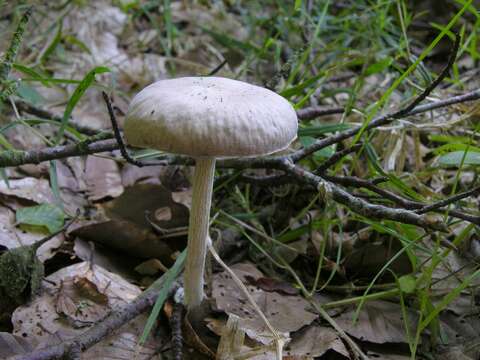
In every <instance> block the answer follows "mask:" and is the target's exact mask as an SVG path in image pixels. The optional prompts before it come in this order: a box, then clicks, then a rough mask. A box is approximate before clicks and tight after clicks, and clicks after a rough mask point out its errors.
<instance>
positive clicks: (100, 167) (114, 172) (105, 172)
mask: <svg viewBox="0 0 480 360" xmlns="http://www.w3.org/2000/svg"><path fill="white" fill-rule="evenodd" d="M85 179H86V180H85V181H86V183H87V186H88V188H87V195H88V198H89V199H90V200H92V201H96V200H101V199H104V198H106V197H113V198H115V197H118V196H120V195H121V194H122V193H123V190H124V189H123V185H122V179H121V177H120V171H119V169H118V165H117V163H116V162H115V161H113V160H111V159H106V158H103V157H98V156H88V157H87V161H86V164H85Z"/></svg>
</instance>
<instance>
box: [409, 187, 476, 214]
mask: <svg viewBox="0 0 480 360" xmlns="http://www.w3.org/2000/svg"><path fill="white" fill-rule="evenodd" d="M478 194H480V186H478V187H476V188H474V189H472V190H468V191H465V192H463V193H460V194H456V195H453V196H450V197H448V198H446V199H443V200H440V201H437V202H435V203H433V204H431V205H427V206H424V207H422V208H421V209H419V210H417V211H415V212H416V213H417V214H425V213H427V212H430V211H434V210H438V209H441V208H443V207H445V206H447V205H450V204H453V203H454V202H457V201H459V200H462V199H465V198H467V197H469V196H476V195H478Z"/></svg>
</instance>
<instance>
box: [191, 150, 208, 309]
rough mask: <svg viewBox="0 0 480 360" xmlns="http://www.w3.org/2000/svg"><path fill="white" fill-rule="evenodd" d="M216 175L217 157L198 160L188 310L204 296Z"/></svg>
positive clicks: (194, 181) (193, 206)
mask: <svg viewBox="0 0 480 360" xmlns="http://www.w3.org/2000/svg"><path fill="white" fill-rule="evenodd" d="M214 174H215V158H214V157H207V158H197V159H196V162H195V174H194V177H193V193H192V209H191V210H190V221H189V226H188V247H187V261H186V264H185V275H184V286H185V300H186V305H187V308H188V309H193V308H195V307H197V306H199V305H200V303H201V302H202V299H203V273H204V268H205V256H206V253H207V238H208V226H209V221H210V206H211V203H212V190H213V178H214Z"/></svg>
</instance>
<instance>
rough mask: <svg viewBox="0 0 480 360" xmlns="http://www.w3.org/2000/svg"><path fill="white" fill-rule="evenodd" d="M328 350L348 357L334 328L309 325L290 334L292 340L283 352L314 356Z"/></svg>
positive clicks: (292, 354) (293, 354)
mask: <svg viewBox="0 0 480 360" xmlns="http://www.w3.org/2000/svg"><path fill="white" fill-rule="evenodd" d="M328 350H334V351H335V352H337V353H339V354H341V355H343V356H345V357H347V358H348V357H349V352H348V350H347V349H346V348H345V345H344V344H343V342H342V340H341V339H340V338H339V337H338V335H337V333H336V332H335V330H333V329H331V328H327V327H321V326H317V325H311V326H308V327H306V328H304V329H301V330H299V331H297V332H296V333H294V334H293V335H292V340H291V341H290V343H288V344H287V345H286V346H285V354H286V355H290V356H294V357H295V356H298V357H300V356H302V357H304V356H308V357H312V358H316V357H318V356H322V355H323V354H325V353H326V352H327V351H328Z"/></svg>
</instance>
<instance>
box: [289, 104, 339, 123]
mask: <svg viewBox="0 0 480 360" xmlns="http://www.w3.org/2000/svg"><path fill="white" fill-rule="evenodd" d="M344 112H345V108H343V107H341V108H325V107H321V106H312V107H308V108H304V109H299V110H297V117H298V118H299V119H300V120H311V119H314V118H317V117H320V116H327V115H333V114H343V113H344Z"/></svg>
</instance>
